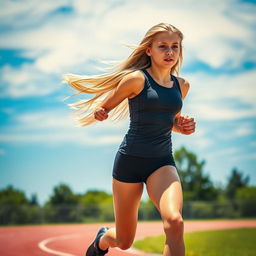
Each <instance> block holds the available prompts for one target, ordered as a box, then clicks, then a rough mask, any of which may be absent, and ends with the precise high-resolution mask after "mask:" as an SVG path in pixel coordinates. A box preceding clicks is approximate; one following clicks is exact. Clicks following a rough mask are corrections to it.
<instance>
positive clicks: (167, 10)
mask: <svg viewBox="0 0 256 256" xmlns="http://www.w3.org/2000/svg"><path fill="white" fill-rule="evenodd" d="M26 2H27V3H28V4H27V7H26V8H25V7H23V4H22V6H21V4H20V3H19V2H15V3H16V8H15V6H14V4H13V3H12V4H8V5H7V6H6V10H5V9H4V11H2V12H3V14H2V16H3V17H7V16H8V15H9V14H10V13H11V14H16V16H17V14H20V15H23V16H24V18H23V20H22V21H21V24H23V26H20V25H19V26H17V25H14V24H17V22H16V20H15V17H16V16H15V15H11V16H8V17H12V19H10V20H9V19H8V20H7V21H6V22H9V24H10V25H12V26H13V25H14V29H13V30H8V31H6V32H4V33H3V36H2V39H1V42H0V46H1V47H2V48H5V47H8V48H14V49H24V50H25V52H24V55H27V56H29V57H31V56H34V57H35V58H36V61H35V66H36V68H37V69H39V70H41V71H43V72H50V73H56V72H61V71H64V70H67V69H71V68H74V67H76V68H77V67H78V66H81V65H83V64H84V63H85V62H86V61H88V60H90V59H123V58H125V57H126V56H128V53H129V51H128V50H125V49H124V48H123V47H121V46H120V45H119V44H118V43H117V42H120V41H126V42H127V41H128V43H139V41H140V40H141V39H142V37H143V35H144V34H145V32H146V30H147V29H149V27H151V26H152V25H154V24H156V23H159V22H160V21H166V22H170V23H173V24H174V25H176V26H177V27H178V28H180V29H181V30H182V31H183V33H184V35H185V40H184V42H185V55H186V56H185V59H186V63H188V64H189V63H190V62H192V61H194V60H196V59H197V60H202V61H204V62H205V63H207V64H209V65H210V66H212V67H216V68H217V67H221V66H222V65H224V64H226V63H230V64H229V65H230V66H232V67H236V66H239V65H240V62H241V60H245V59H246V58H251V59H253V56H255V51H254V52H251V53H250V54H248V52H247V50H246V49H248V48H250V49H253V42H254V40H253V39H255V38H254V37H255V35H253V34H252V32H253V30H251V28H250V27H248V26H247V25H248V22H250V21H252V23H253V21H254V19H253V18H251V19H250V18H247V19H246V21H247V23H246V24H244V23H242V22H240V20H241V19H243V15H240V16H239V19H236V18H235V17H236V14H239V13H240V14H241V12H242V11H241V10H240V9H237V7H238V6H239V5H238V4H236V5H234V1H223V2H219V1H218V2H216V1H215V2H213V1H198V2H197V3H193V4H191V2H190V1H171V2H170V1H162V2H161V3H162V4H160V5H159V3H158V2H157V4H156V2H155V1H146V4H145V1H140V2H138V1H136V2H135V1H126V2H122V3H121V2H116V1H111V2H109V1H108V2H107V1H106V2H100V3H99V2H95V1H91V0H87V1H73V2H72V4H71V2H70V6H73V8H74V10H75V13H74V14H70V15H68V16H65V15H49V13H50V12H51V11H52V10H55V9H56V8H58V7H60V6H63V5H65V4H67V3H68V1H66V2H61V1H56V2H55V4H52V1H45V2H44V4H42V3H41V2H38V1H34V2H32V3H33V4H32V3H31V2H30V1H26ZM39 3H40V5H39V6H38V4H39ZM209 4H210V5H213V4H214V8H209ZM241 5H242V4H241ZM25 6H26V4H25ZM9 8H10V10H9ZM252 9H253V7H252V8H251V9H250V10H251V11H249V12H247V13H246V14H247V16H249V17H253V16H254V13H253V12H252ZM31 10H33V11H31ZM242 10H243V9H242ZM246 10H247V11H248V9H246ZM244 11H245V10H244ZM230 13H231V14H233V15H230ZM47 14H48V16H47V19H46V18H45V19H43V20H42V22H41V23H40V24H37V23H36V22H35V17H38V16H39V17H45V16H46V15H47ZM209 17H212V18H211V19H209ZM117 21H118V22H117ZM24 22H25V24H24ZM19 24H20V23H19ZM35 24H36V25H35ZM232 40H235V42H236V43H238V42H239V43H240V44H241V46H238V45H235V44H233V43H232ZM32 65H33V64H32ZM82 70H83V69H82V68H81V71H82Z"/></svg>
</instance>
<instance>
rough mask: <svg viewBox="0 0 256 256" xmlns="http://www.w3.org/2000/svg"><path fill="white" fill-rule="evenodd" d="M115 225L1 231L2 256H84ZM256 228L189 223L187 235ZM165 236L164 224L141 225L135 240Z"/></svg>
mask: <svg viewBox="0 0 256 256" xmlns="http://www.w3.org/2000/svg"><path fill="white" fill-rule="evenodd" d="M101 226H109V227H113V226H114V223H101V224H67V225H42V226H13V227H0V255H3V256H16V255H17V254H18V255H19V256H25V255H26V256H27V255H31V256H46V255H48V256H50V255H58V256H82V255H84V253H85V250H86V248H87V246H88V245H89V244H90V243H91V242H92V240H93V239H94V237H95V234H96V232H97V230H98V229H99V227H101ZM240 227H256V220H211V221H185V232H192V231H199V230H214V229H227V228H240ZM160 234H163V230H162V223H161V222H160V221H157V222H139V223H138V227H137V232H136V237H135V240H138V239H141V238H143V237H145V236H153V235H160ZM109 255H111V256H134V255H137V256H148V255H149V254H145V253H140V252H138V251H136V250H133V249H129V250H125V251H122V250H119V249H117V248H111V249H110V252H109Z"/></svg>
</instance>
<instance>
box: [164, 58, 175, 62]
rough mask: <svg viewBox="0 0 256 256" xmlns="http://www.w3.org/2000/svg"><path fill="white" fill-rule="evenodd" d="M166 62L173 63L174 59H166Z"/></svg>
mask: <svg viewBox="0 0 256 256" xmlns="http://www.w3.org/2000/svg"><path fill="white" fill-rule="evenodd" d="M164 61H166V62H172V61H174V59H172V58H166V59H164Z"/></svg>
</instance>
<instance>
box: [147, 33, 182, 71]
mask: <svg viewBox="0 0 256 256" xmlns="http://www.w3.org/2000/svg"><path fill="white" fill-rule="evenodd" d="M146 54H147V55H148V56H150V58H151V62H153V63H154V64H156V65H157V66H161V67H165V68H171V67H173V66H174V65H175V64H176V62H177V61H178V59H179V55H180V37H179V36H178V35H177V34H176V33H173V32H169V31H166V32H160V33H158V34H156V35H155V37H154V38H153V42H152V45H151V47H148V48H147V49H146Z"/></svg>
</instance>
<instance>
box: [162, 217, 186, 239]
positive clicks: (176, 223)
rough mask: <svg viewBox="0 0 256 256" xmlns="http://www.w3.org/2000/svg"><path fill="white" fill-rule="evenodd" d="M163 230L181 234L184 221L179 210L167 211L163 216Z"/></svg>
mask: <svg viewBox="0 0 256 256" xmlns="http://www.w3.org/2000/svg"><path fill="white" fill-rule="evenodd" d="M163 225H164V231H165V232H166V233H170V232H173V233H175V234H176V235H179V234H180V235H182V234H183V230H184V221H183V218H182V215H181V214H180V212H176V213H169V214H167V215H166V216H164V217H163Z"/></svg>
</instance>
